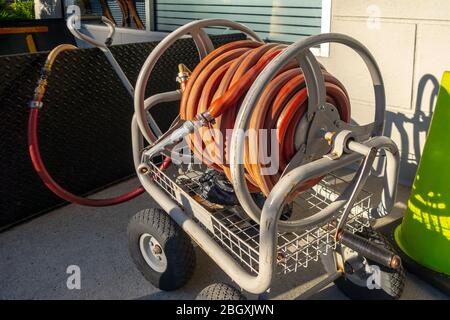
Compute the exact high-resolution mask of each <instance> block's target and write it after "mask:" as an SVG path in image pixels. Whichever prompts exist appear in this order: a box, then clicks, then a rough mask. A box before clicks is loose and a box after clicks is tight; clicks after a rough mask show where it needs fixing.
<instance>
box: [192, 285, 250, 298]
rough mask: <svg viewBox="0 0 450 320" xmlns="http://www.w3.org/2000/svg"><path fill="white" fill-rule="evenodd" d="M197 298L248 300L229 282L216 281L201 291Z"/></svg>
mask: <svg viewBox="0 0 450 320" xmlns="http://www.w3.org/2000/svg"><path fill="white" fill-rule="evenodd" d="M196 300H247V298H246V297H245V296H244V295H243V294H242V293H241V291H239V290H238V289H236V288H234V287H233V286H230V285H229V284H226V283H214V284H211V285H209V286H207V287H206V288H205V289H203V290H202V291H200V293H199V294H198V295H197V298H196Z"/></svg>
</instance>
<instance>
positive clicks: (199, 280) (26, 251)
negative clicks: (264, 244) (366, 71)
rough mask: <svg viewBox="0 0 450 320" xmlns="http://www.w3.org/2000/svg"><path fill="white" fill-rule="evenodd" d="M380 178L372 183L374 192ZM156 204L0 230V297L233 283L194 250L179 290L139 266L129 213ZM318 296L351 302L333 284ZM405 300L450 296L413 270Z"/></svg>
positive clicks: (403, 195) (308, 274) (305, 274)
mask: <svg viewBox="0 0 450 320" xmlns="http://www.w3.org/2000/svg"><path fill="white" fill-rule="evenodd" d="M136 185H137V180H136V179H131V180H129V181H126V182H124V183H121V184H119V185H116V186H114V187H111V188H109V189H107V190H105V191H103V192H100V193H99V194H98V195H96V196H98V197H106V196H112V195H115V194H119V193H120V192H122V191H124V190H128V189H130V188H131V187H133V186H136ZM379 186H380V183H379V181H378V180H374V181H371V184H370V187H371V188H374V189H377V188H378V187H379ZM407 197H408V189H407V188H405V187H400V192H399V196H398V200H399V201H398V202H397V204H396V208H395V210H394V212H393V214H392V215H391V216H390V217H389V218H388V219H384V221H382V223H381V224H383V223H388V222H389V221H390V220H391V219H395V218H398V217H399V216H400V215H401V212H402V211H403V210H404V208H405V200H406V199H407ZM152 206H154V202H153V201H152V199H151V198H150V197H149V196H148V195H146V194H145V195H142V196H140V197H139V198H137V199H135V200H133V201H131V202H128V203H126V204H122V205H119V206H115V207H109V208H86V207H80V206H77V205H68V206H66V207H63V208H60V209H58V210H54V211H52V212H50V213H48V214H45V215H43V216H41V217H38V218H36V219H34V220H31V221H29V222H26V223H24V224H21V225H19V226H16V227H14V228H12V229H10V230H7V231H5V232H3V233H0V257H1V259H0V299H193V298H195V296H196V295H197V293H198V292H199V291H200V290H201V289H203V288H204V287H205V286H207V285H209V284H211V283H213V282H217V281H229V279H228V278H227V276H226V275H225V274H224V273H223V272H222V271H221V270H220V269H219V268H218V267H217V266H216V265H215V264H214V263H213V262H212V261H211V260H210V259H209V257H207V256H206V255H205V254H204V253H203V252H202V251H201V250H200V249H199V248H197V268H196V270H195V274H194V276H193V278H192V279H191V280H190V281H189V283H188V284H187V285H186V286H185V287H184V288H182V289H180V290H177V291H174V292H163V291H160V290H158V289H156V288H155V287H153V286H152V285H151V284H149V283H148V282H147V281H146V280H145V279H144V277H143V276H142V275H141V274H140V273H139V272H138V271H137V270H136V269H135V267H134V265H133V263H132V261H131V259H130V258H129V256H128V248H127V235H126V228H127V224H128V220H129V218H130V217H131V216H132V215H134V214H135V213H136V212H138V211H139V210H141V209H143V208H148V207H152ZM70 265H77V266H79V267H80V270H81V289H80V290H76V289H74V290H69V289H68V288H67V286H66V281H67V278H68V277H69V274H67V273H66V270H67V267H68V266H70ZM323 275H324V271H323V269H322V267H321V265H320V263H316V264H313V265H311V266H310V267H309V268H308V269H304V270H301V271H300V272H297V273H295V274H290V275H288V276H285V277H283V278H277V279H275V281H274V286H273V288H272V293H271V297H272V298H274V299H295V298H296V297H298V295H299V294H300V293H302V292H303V291H304V290H306V289H307V288H308V287H310V286H312V285H314V284H315V283H317V281H319V280H320V279H321V278H322V277H323ZM312 298H313V299H346V297H345V296H344V295H343V294H342V293H341V292H340V291H339V290H338V289H337V288H336V287H335V286H334V285H329V286H328V287H327V288H325V289H324V290H322V291H321V292H319V293H317V294H315V295H314V296H313V297H312ZM402 298H403V299H448V297H447V296H446V295H444V294H442V293H441V292H439V291H437V290H436V289H434V288H433V287H431V286H429V285H428V284H426V283H424V282H423V281H421V280H420V279H418V278H417V277H415V276H414V275H411V274H409V275H408V281H407V284H406V288H405V292H404V294H403V297H402Z"/></svg>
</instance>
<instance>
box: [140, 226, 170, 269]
mask: <svg viewBox="0 0 450 320" xmlns="http://www.w3.org/2000/svg"><path fill="white" fill-rule="evenodd" d="M139 248H140V250H141V254H142V257H143V258H144V260H145V262H147V264H148V265H149V266H150V268H152V269H153V270H155V271H157V272H164V271H165V270H166V269H167V257H166V255H165V253H164V250H163V248H162V246H161V244H160V243H159V242H158V240H156V239H155V237H153V236H152V235H151V234H149V233H144V234H142V235H141V237H140V238H139Z"/></svg>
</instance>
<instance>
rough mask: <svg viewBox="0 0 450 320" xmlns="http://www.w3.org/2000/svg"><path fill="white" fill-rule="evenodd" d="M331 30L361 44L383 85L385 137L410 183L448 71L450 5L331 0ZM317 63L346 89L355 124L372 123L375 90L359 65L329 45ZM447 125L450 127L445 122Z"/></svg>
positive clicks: (436, 0)
mask: <svg viewBox="0 0 450 320" xmlns="http://www.w3.org/2000/svg"><path fill="white" fill-rule="evenodd" d="M331 31H332V32H339V33H345V34H348V35H350V36H353V37H355V38H356V39H358V40H359V41H361V42H362V43H363V44H365V45H366V46H367V47H368V48H369V49H370V50H371V52H372V53H373V55H374V56H375V58H376V60H377V61H378V64H379V66H380V69H381V71H382V74H383V77H384V82H385V86H386V98H387V110H388V112H387V114H386V130H385V134H386V135H389V136H391V137H393V139H394V140H395V141H396V142H397V144H398V146H399V148H400V149H401V152H402V167H401V181H402V182H403V183H404V184H411V182H412V179H413V178H414V173H415V169H416V166H417V161H418V159H420V153H421V150H422V148H423V144H424V141H425V135H426V130H427V128H428V124H429V121H430V116H431V113H432V108H433V106H434V102H435V96H436V93H437V90H438V82H440V80H441V77H442V74H443V72H444V70H450V1H448V0H426V1H425V0H397V1H392V0H391V1H388V0H373V1H365V0H358V1H355V0H332V19H331ZM320 60H321V62H322V63H323V64H324V65H325V66H326V67H327V68H328V69H329V70H330V71H331V72H332V73H333V74H334V75H335V76H337V77H338V78H339V79H340V80H341V81H342V82H343V83H344V84H345V85H346V87H347V89H348V91H349V93H350V96H351V98H352V114H353V120H355V121H356V122H358V123H360V124H363V123H368V122H370V121H371V119H373V99H374V98H373V91H372V87H371V83H370V79H369V76H368V72H367V70H366V69H365V67H364V65H363V62H362V61H361V60H360V59H359V58H358V56H357V55H356V54H355V53H353V52H351V50H350V49H347V48H344V47H342V46H341V45H331V48H330V56H329V57H327V58H321V59H320ZM449 125H450V123H449Z"/></svg>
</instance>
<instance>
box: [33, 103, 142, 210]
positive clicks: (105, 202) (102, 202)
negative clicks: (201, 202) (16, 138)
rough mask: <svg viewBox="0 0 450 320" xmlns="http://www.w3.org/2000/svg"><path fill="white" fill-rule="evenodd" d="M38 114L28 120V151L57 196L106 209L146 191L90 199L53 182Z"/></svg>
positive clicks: (44, 180) (43, 179)
mask: <svg viewBox="0 0 450 320" xmlns="http://www.w3.org/2000/svg"><path fill="white" fill-rule="evenodd" d="M38 114H39V110H38V109H31V111H30V116H29V118H28V150H29V152H30V157H31V161H32V162H33V166H34V169H35V170H36V172H37V173H38V174H39V177H41V179H42V181H43V182H44V183H45V185H46V186H47V188H49V189H50V190H51V191H52V192H53V193H55V194H56V195H57V196H59V197H60V198H62V199H64V200H66V201H69V202H72V203H76V204H79V205H83V206H90V207H106V206H112V205H116V204H120V203H123V202H126V201H128V200H131V199H134V198H136V197H137V196H139V195H140V194H142V193H143V192H144V191H145V189H144V188H143V187H138V188H136V189H135V190H132V191H130V192H127V193H125V194H122V195H120V196H117V197H114V198H110V199H89V198H83V197H79V196H77V195H74V194H73V193H70V192H69V191H67V190H65V189H64V188H63V187H61V186H60V185H59V184H58V183H57V182H56V181H55V180H53V178H52V177H51V175H50V174H49V173H48V171H47V169H46V168H45V165H44V163H43V161H42V158H41V154H40V151H39V140H38V136H37V129H38Z"/></svg>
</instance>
